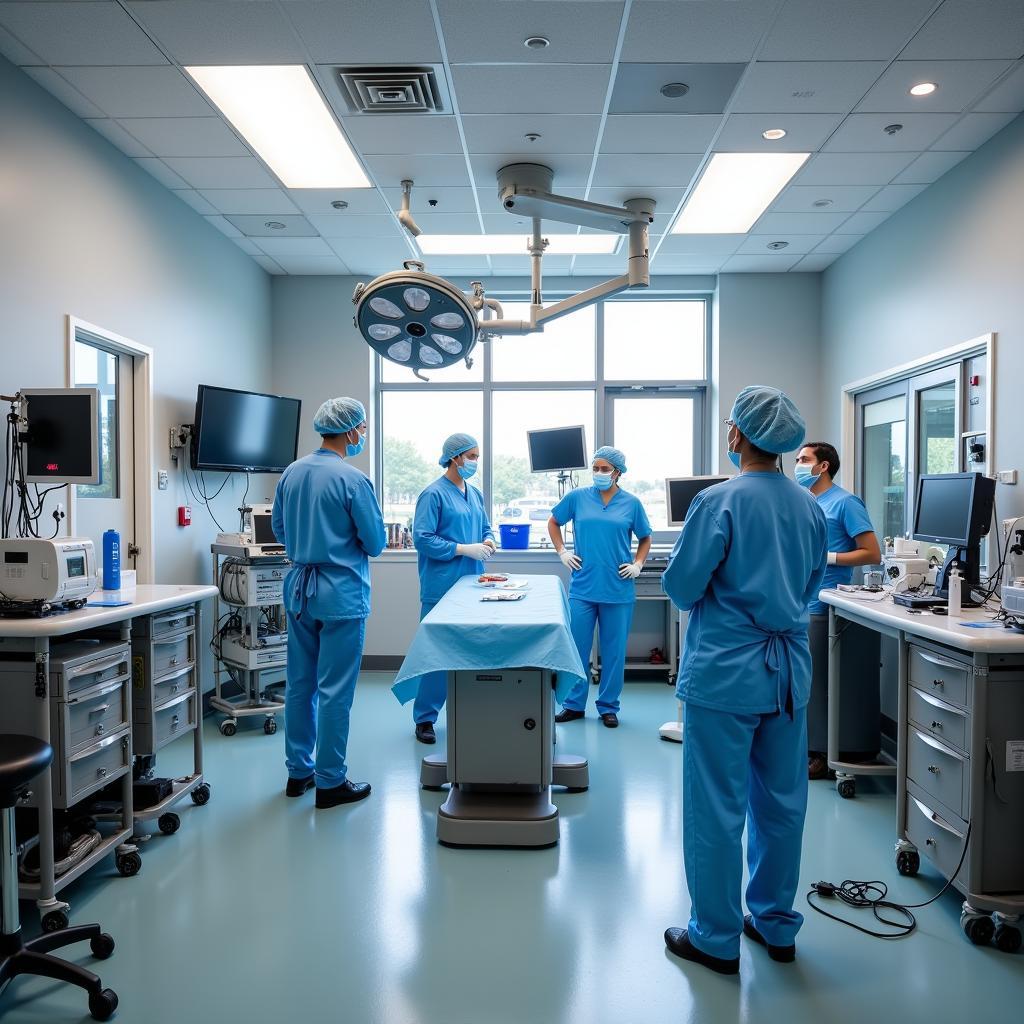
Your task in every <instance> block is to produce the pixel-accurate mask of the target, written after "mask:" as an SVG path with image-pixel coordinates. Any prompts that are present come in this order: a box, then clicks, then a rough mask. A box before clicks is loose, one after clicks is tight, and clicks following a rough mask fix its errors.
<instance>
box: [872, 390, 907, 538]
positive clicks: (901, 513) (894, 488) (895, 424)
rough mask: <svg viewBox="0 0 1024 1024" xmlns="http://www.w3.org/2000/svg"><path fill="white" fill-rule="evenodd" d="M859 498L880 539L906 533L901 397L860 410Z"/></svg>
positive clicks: (904, 423)
mask: <svg viewBox="0 0 1024 1024" xmlns="http://www.w3.org/2000/svg"><path fill="white" fill-rule="evenodd" d="M861 451H862V453H863V461H864V471H863V482H862V489H863V498H864V504H865V505H866V506H867V510H868V515H869V516H870V517H871V522H872V523H873V524H874V527H875V529H876V530H877V531H878V534H879V536H880V537H900V536H902V535H903V531H904V530H905V529H906V525H905V510H904V509H905V496H906V487H907V471H906V457H907V400H906V398H905V397H904V396H903V395H898V396H897V397H895V398H889V399H884V400H882V401H879V402H872V403H871V404H869V405H865V406H864V435H863V437H862V438H861Z"/></svg>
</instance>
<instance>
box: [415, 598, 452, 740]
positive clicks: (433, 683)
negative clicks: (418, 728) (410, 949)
mask: <svg viewBox="0 0 1024 1024" xmlns="http://www.w3.org/2000/svg"><path fill="white" fill-rule="evenodd" d="M436 604H437V602H436V601H424V602H423V604H422V605H421V606H420V621H421V622H422V621H423V620H424V619H425V618H426V617H427V615H428V614H429V613H430V611H431V610H432V609H433V608H434V607H435V606H436ZM447 696H448V673H447V672H428V673H427V674H426V675H425V676H420V689H419V692H418V693H417V694H416V700H415V701H414V703H413V706H412V718H413V721H414V722H415V723H416V724H417V725H419V724H420V722H436V721H437V716H438V715H439V714H440V713H441V708H443V707H444V700H445V697H447Z"/></svg>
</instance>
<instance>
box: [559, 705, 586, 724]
mask: <svg viewBox="0 0 1024 1024" xmlns="http://www.w3.org/2000/svg"><path fill="white" fill-rule="evenodd" d="M585 717H586V715H584V713H583V712H582V711H573V709H572V708H562V710H561V711H559V712H558V714H557V715H555V721H556V722H558V724H559V725H564V724H565V723H566V722H575V721H576V719H577V718H585Z"/></svg>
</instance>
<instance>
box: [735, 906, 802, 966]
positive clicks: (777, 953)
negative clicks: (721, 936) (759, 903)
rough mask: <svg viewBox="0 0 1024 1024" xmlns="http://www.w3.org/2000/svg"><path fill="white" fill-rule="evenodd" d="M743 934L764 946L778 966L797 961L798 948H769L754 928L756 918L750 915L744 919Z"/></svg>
mask: <svg viewBox="0 0 1024 1024" xmlns="http://www.w3.org/2000/svg"><path fill="white" fill-rule="evenodd" d="M743 934H744V935H746V937H747V938H748V939H752V940H753V941H754V942H756V943H757V944H758V945H759V946H764V947H765V948H766V949H767V950H768V955H769V956H770V957H771V958H772V959H773V960H774V961H775V962H776V963H777V964H791V963H792V962H793V961H794V960H795V959H796V946H769V945H768V943H767V942H765V940H764V936H763V935H762V934H761V933H760V932H759V931H758V930H757V929H756V928H755V927H754V918H753V916H752V915H750V914H747V915H746V917H744V918H743Z"/></svg>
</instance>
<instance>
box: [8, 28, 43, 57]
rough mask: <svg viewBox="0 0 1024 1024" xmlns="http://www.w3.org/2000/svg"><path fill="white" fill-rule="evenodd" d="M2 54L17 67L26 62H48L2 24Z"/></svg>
mask: <svg viewBox="0 0 1024 1024" xmlns="http://www.w3.org/2000/svg"><path fill="white" fill-rule="evenodd" d="M0 54H2V55H3V56H4V57H6V58H7V59H8V60H9V61H10V62H11V63H12V64H14V65H15V66H16V67H23V66H24V65H25V64H45V63H46V61H45V60H43V58H42V57H40V56H39V54H38V53H34V52H33V51H32V50H30V49H29V48H28V47H27V46H25V45H24V44H23V43H22V42H21V41H20V40H19V39H16V38H15V37H14V36H12V35H11V33H10V32H8V31H7V29H5V28H4V27H3V25H0Z"/></svg>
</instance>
